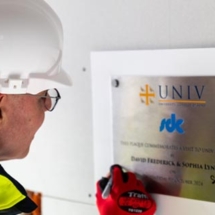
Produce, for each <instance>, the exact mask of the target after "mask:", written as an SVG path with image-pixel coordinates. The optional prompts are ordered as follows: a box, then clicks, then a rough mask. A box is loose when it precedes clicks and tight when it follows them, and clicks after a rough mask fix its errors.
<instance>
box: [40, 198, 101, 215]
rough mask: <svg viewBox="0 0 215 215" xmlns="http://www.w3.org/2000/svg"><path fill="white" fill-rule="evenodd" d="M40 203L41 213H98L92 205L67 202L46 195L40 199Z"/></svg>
mask: <svg viewBox="0 0 215 215" xmlns="http://www.w3.org/2000/svg"><path fill="white" fill-rule="evenodd" d="M42 204H43V214H51V215H59V214H69V215H83V214H89V215H98V212H97V209H96V207H95V206H93V205H87V204H80V203H77V202H69V201H64V200H58V199H52V198H48V197H44V198H43V199H42Z"/></svg>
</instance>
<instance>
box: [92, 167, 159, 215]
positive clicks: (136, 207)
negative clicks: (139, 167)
mask: <svg viewBox="0 0 215 215" xmlns="http://www.w3.org/2000/svg"><path fill="white" fill-rule="evenodd" d="M96 198H97V202H96V204H97V207H98V210H99V212H100V215H135V214H138V215H153V214H154V213H155V210H156V204H155V202H154V200H153V199H152V198H151V196H150V195H149V194H148V193H147V192H146V190H145V188H144V186H143V183H142V182H141V181H140V180H138V179H137V178H136V176H135V174H134V173H132V172H123V170H122V167H121V166H119V165H113V166H112V167H111V169H110V177H108V178H102V179H101V180H99V181H98V182H97V193H96Z"/></svg>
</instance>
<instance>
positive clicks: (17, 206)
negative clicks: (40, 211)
mask: <svg viewBox="0 0 215 215" xmlns="http://www.w3.org/2000/svg"><path fill="white" fill-rule="evenodd" d="M36 208H37V205H36V204H35V203H34V202H33V201H32V200H31V199H30V198H29V197H28V196H27V193H26V190H25V189H24V188H23V186H22V185H21V184H20V183H19V182H18V181H16V180H15V179H14V178H12V177H11V176H10V175H9V174H8V173H7V172H6V171H5V170H4V168H3V167H2V166H1V165H0V215H15V214H19V213H22V212H24V213H30V212H32V211H34V210H35V209H36Z"/></svg>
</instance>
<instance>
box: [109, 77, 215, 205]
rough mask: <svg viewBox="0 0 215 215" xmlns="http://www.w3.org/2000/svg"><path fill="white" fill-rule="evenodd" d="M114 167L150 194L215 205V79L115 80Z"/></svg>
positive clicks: (147, 78) (160, 78) (162, 78)
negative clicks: (127, 171)
mask: <svg viewBox="0 0 215 215" xmlns="http://www.w3.org/2000/svg"><path fill="white" fill-rule="evenodd" d="M112 78H113V81H112V85H113V86H112V105H113V150H114V163H118V164H121V165H122V166H124V167H127V168H128V169H130V170H132V171H134V172H136V173H139V174H140V175H142V176H144V180H145V182H146V184H147V188H148V190H149V192H153V193H158V194H166V195H172V196H180V197H185V198H191V199H197V200H205V201H211V202H215V77H145V76H120V77H112Z"/></svg>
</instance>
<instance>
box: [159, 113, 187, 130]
mask: <svg viewBox="0 0 215 215" xmlns="http://www.w3.org/2000/svg"><path fill="white" fill-rule="evenodd" d="M183 123H184V120H183V119H176V114H175V113H172V114H171V116H170V118H167V119H166V118H163V119H162V120H161V124H160V132H162V131H164V130H165V129H166V130H167V132H169V133H172V132H175V131H176V132H178V133H179V134H183V133H184V129H183V128H182V125H183Z"/></svg>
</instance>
